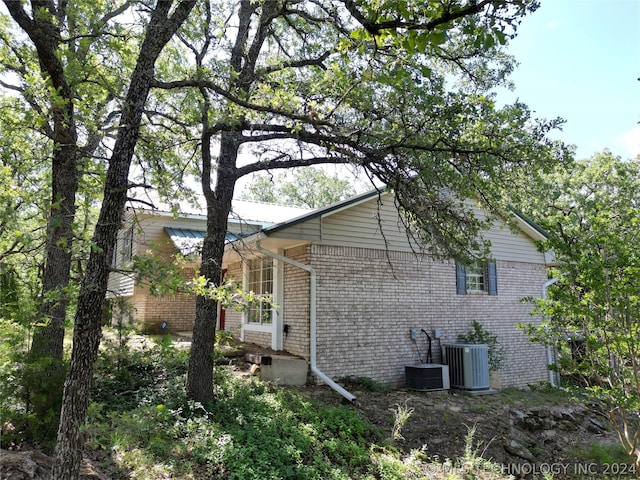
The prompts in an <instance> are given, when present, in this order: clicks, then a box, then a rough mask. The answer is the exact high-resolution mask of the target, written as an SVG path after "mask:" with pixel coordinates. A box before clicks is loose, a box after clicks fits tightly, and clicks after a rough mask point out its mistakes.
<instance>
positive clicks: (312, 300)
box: [256, 240, 356, 402]
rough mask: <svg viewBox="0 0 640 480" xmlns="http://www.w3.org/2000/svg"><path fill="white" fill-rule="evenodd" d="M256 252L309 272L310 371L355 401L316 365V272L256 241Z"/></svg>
mask: <svg viewBox="0 0 640 480" xmlns="http://www.w3.org/2000/svg"><path fill="white" fill-rule="evenodd" d="M256 250H258V251H259V252H260V253H262V254H263V255H266V256H268V257H271V258H275V259H276V260H280V261H281V262H284V263H288V264H289V265H293V266H294V267H297V268H300V269H302V270H304V271H306V272H309V323H310V339H309V353H310V357H311V371H312V372H313V373H315V374H316V375H317V376H318V378H320V380H322V381H323V382H324V383H326V384H327V385H329V386H330V387H331V388H333V389H334V390H335V391H336V392H338V393H339V394H340V395H342V396H343V397H344V398H346V399H347V400H349V401H350V402H354V401H355V400H356V396H355V395H353V394H352V393H350V392H348V391H347V390H345V389H344V388H343V387H342V386H341V385H338V384H337V383H336V382H335V381H334V380H333V379H331V378H330V377H328V376H327V375H326V374H324V373H322V372H321V371H320V370H319V369H318V366H317V364H316V311H317V309H316V290H317V284H318V283H317V277H316V271H315V270H314V269H313V267H311V266H309V265H306V264H304V263H300V262H298V261H296V260H293V259H291V258H287V257H285V256H283V255H279V254H277V253H275V252H272V251H271V250H266V249H264V248H262V247H261V246H260V240H258V241H256Z"/></svg>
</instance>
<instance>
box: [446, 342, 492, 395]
mask: <svg viewBox="0 0 640 480" xmlns="http://www.w3.org/2000/svg"><path fill="white" fill-rule="evenodd" d="M443 346H444V355H445V363H447V365H449V378H450V380H451V387H452V388H459V389H462V390H488V389H489V349H488V347H487V345H484V344H475V343H445V344H444V345H443Z"/></svg>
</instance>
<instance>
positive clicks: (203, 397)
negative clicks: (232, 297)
mask: <svg viewBox="0 0 640 480" xmlns="http://www.w3.org/2000/svg"><path fill="white" fill-rule="evenodd" d="M205 137H206V134H205V135H203V142H202V150H203V154H202V155H203V167H205V168H203V179H202V182H203V192H204V196H205V199H206V202H207V231H206V233H205V237H204V243H203V245H202V264H201V267H200V273H201V274H202V275H203V276H204V277H205V278H206V279H207V280H208V281H209V282H210V283H212V284H213V285H215V286H219V285H220V280H221V277H222V257H223V255H224V245H225V235H226V233H227V219H228V217H229V212H230V211H231V201H232V199H233V191H234V189H235V184H236V175H235V165H236V160H237V158H238V147H239V143H238V140H237V137H236V134H235V133H223V134H222V136H221V141H220V155H219V159H218V169H217V176H216V187H215V191H212V190H211V188H210V181H211V180H210V173H209V172H210V169H209V168H207V166H205V165H204V164H205V163H207V164H208V167H210V162H211V159H210V155H209V148H210V145H209V142H208V139H207V138H205ZM217 318H218V303H217V302H216V301H215V300H211V299H209V298H205V297H200V296H199V297H198V298H197V299H196V318H195V322H194V325H193V339H192V343H191V352H190V354H189V367H188V370H187V395H188V396H189V397H190V398H191V399H193V400H195V401H197V402H200V403H203V404H206V403H210V402H212V401H213V400H214V393H213V353H214V352H213V349H214V345H215V337H216V321H217Z"/></svg>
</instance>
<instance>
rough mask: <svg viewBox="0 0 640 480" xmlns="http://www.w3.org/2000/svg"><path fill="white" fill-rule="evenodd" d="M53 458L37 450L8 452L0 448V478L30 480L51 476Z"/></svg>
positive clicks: (46, 478) (44, 478)
mask: <svg viewBox="0 0 640 480" xmlns="http://www.w3.org/2000/svg"><path fill="white" fill-rule="evenodd" d="M52 465H53V460H52V459H51V458H50V457H48V456H47V455H45V454H44V453H41V452H38V451H31V450H29V451H25V452H9V451H7V450H0V478H11V479H15V480H30V479H43V480H48V479H50V478H51V466H52Z"/></svg>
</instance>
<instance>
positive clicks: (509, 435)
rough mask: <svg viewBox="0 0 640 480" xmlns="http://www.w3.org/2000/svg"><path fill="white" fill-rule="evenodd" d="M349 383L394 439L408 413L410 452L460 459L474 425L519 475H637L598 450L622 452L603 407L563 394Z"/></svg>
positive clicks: (317, 390)
mask: <svg viewBox="0 0 640 480" xmlns="http://www.w3.org/2000/svg"><path fill="white" fill-rule="evenodd" d="M346 386H347V387H348V389H349V391H350V392H351V393H353V394H354V395H356V396H357V400H356V402H355V403H354V404H353V405H352V408H355V409H357V410H358V411H360V412H361V413H362V415H364V416H365V417H366V418H367V419H369V421H370V422H371V423H372V424H374V425H376V426H378V427H379V428H380V429H381V430H382V431H383V432H385V434H388V435H389V437H391V432H392V431H393V427H394V422H395V421H396V417H397V412H398V411H399V409H400V410H404V411H410V412H411V416H410V417H409V419H408V420H407V421H406V423H405V424H404V427H403V428H402V429H401V431H400V433H401V437H400V438H399V439H398V440H396V441H395V442H394V443H395V445H396V446H398V447H399V448H401V449H403V450H404V451H406V452H407V453H409V452H410V451H411V450H414V449H422V451H423V452H424V454H425V455H426V456H428V457H429V458H431V459H434V460H438V461H440V462H444V461H446V460H447V459H449V460H451V461H455V459H458V458H460V457H461V456H462V455H463V453H464V451H465V445H466V442H467V439H468V437H469V431H470V429H471V428H475V433H474V435H473V450H475V451H476V453H477V455H481V456H482V458H484V459H488V460H491V461H492V462H495V463H496V464H498V465H500V466H502V468H503V470H504V471H506V472H507V473H511V474H514V476H515V477H516V478H519V477H526V478H543V475H542V473H544V472H545V471H548V472H552V473H553V474H554V475H553V478H554V479H561V478H576V477H580V478H602V477H603V476H608V477H609V478H611V474H612V473H629V474H631V473H633V472H631V471H630V470H631V469H630V467H629V466H628V465H622V464H617V462H624V457H622V460H620V459H619V458H620V457H617V459H611V458H614V457H611V458H604V459H603V458H602V457H594V456H593V455H594V454H593V451H594V450H595V451H596V452H600V451H606V452H609V451H610V452H616V451H618V453H619V448H618V437H617V435H616V434H615V433H614V432H613V431H612V430H611V428H610V426H609V424H608V422H607V420H606V418H605V417H604V415H603V412H601V411H599V410H598V409H597V408H595V406H593V405H588V404H586V403H585V402H579V401H577V400H572V399H571V398H570V397H569V396H568V395H567V394H565V393H562V392H558V391H555V392H554V391H521V390H515V389H505V390H502V391H500V392H498V393H495V394H491V395H471V394H468V393H461V392H455V391H448V392H442V391H441V392H418V391H411V390H406V389H398V390H390V391H386V392H371V391H369V390H367V389H364V388H359V387H358V385H348V384H347V385H346ZM299 388H300V391H301V393H303V394H305V395H308V396H309V397H311V398H315V399H318V400H322V401H323V402H326V403H330V404H336V405H337V404H348V402H347V401H346V400H343V399H342V398H341V397H340V396H339V395H338V394H337V393H336V392H334V391H333V390H331V389H330V388H329V387H327V386H306V387H299ZM594 446H596V447H594ZM598 446H599V447H598ZM614 462H615V463H616V465H613V463H614ZM536 472H537V473H538V475H535V473H536ZM607 472H609V474H608V475H607ZM531 473H534V475H531ZM580 474H586V475H580ZM623 476H624V475H623ZM626 476H632V475H626ZM633 476H634V477H635V475H633Z"/></svg>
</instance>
